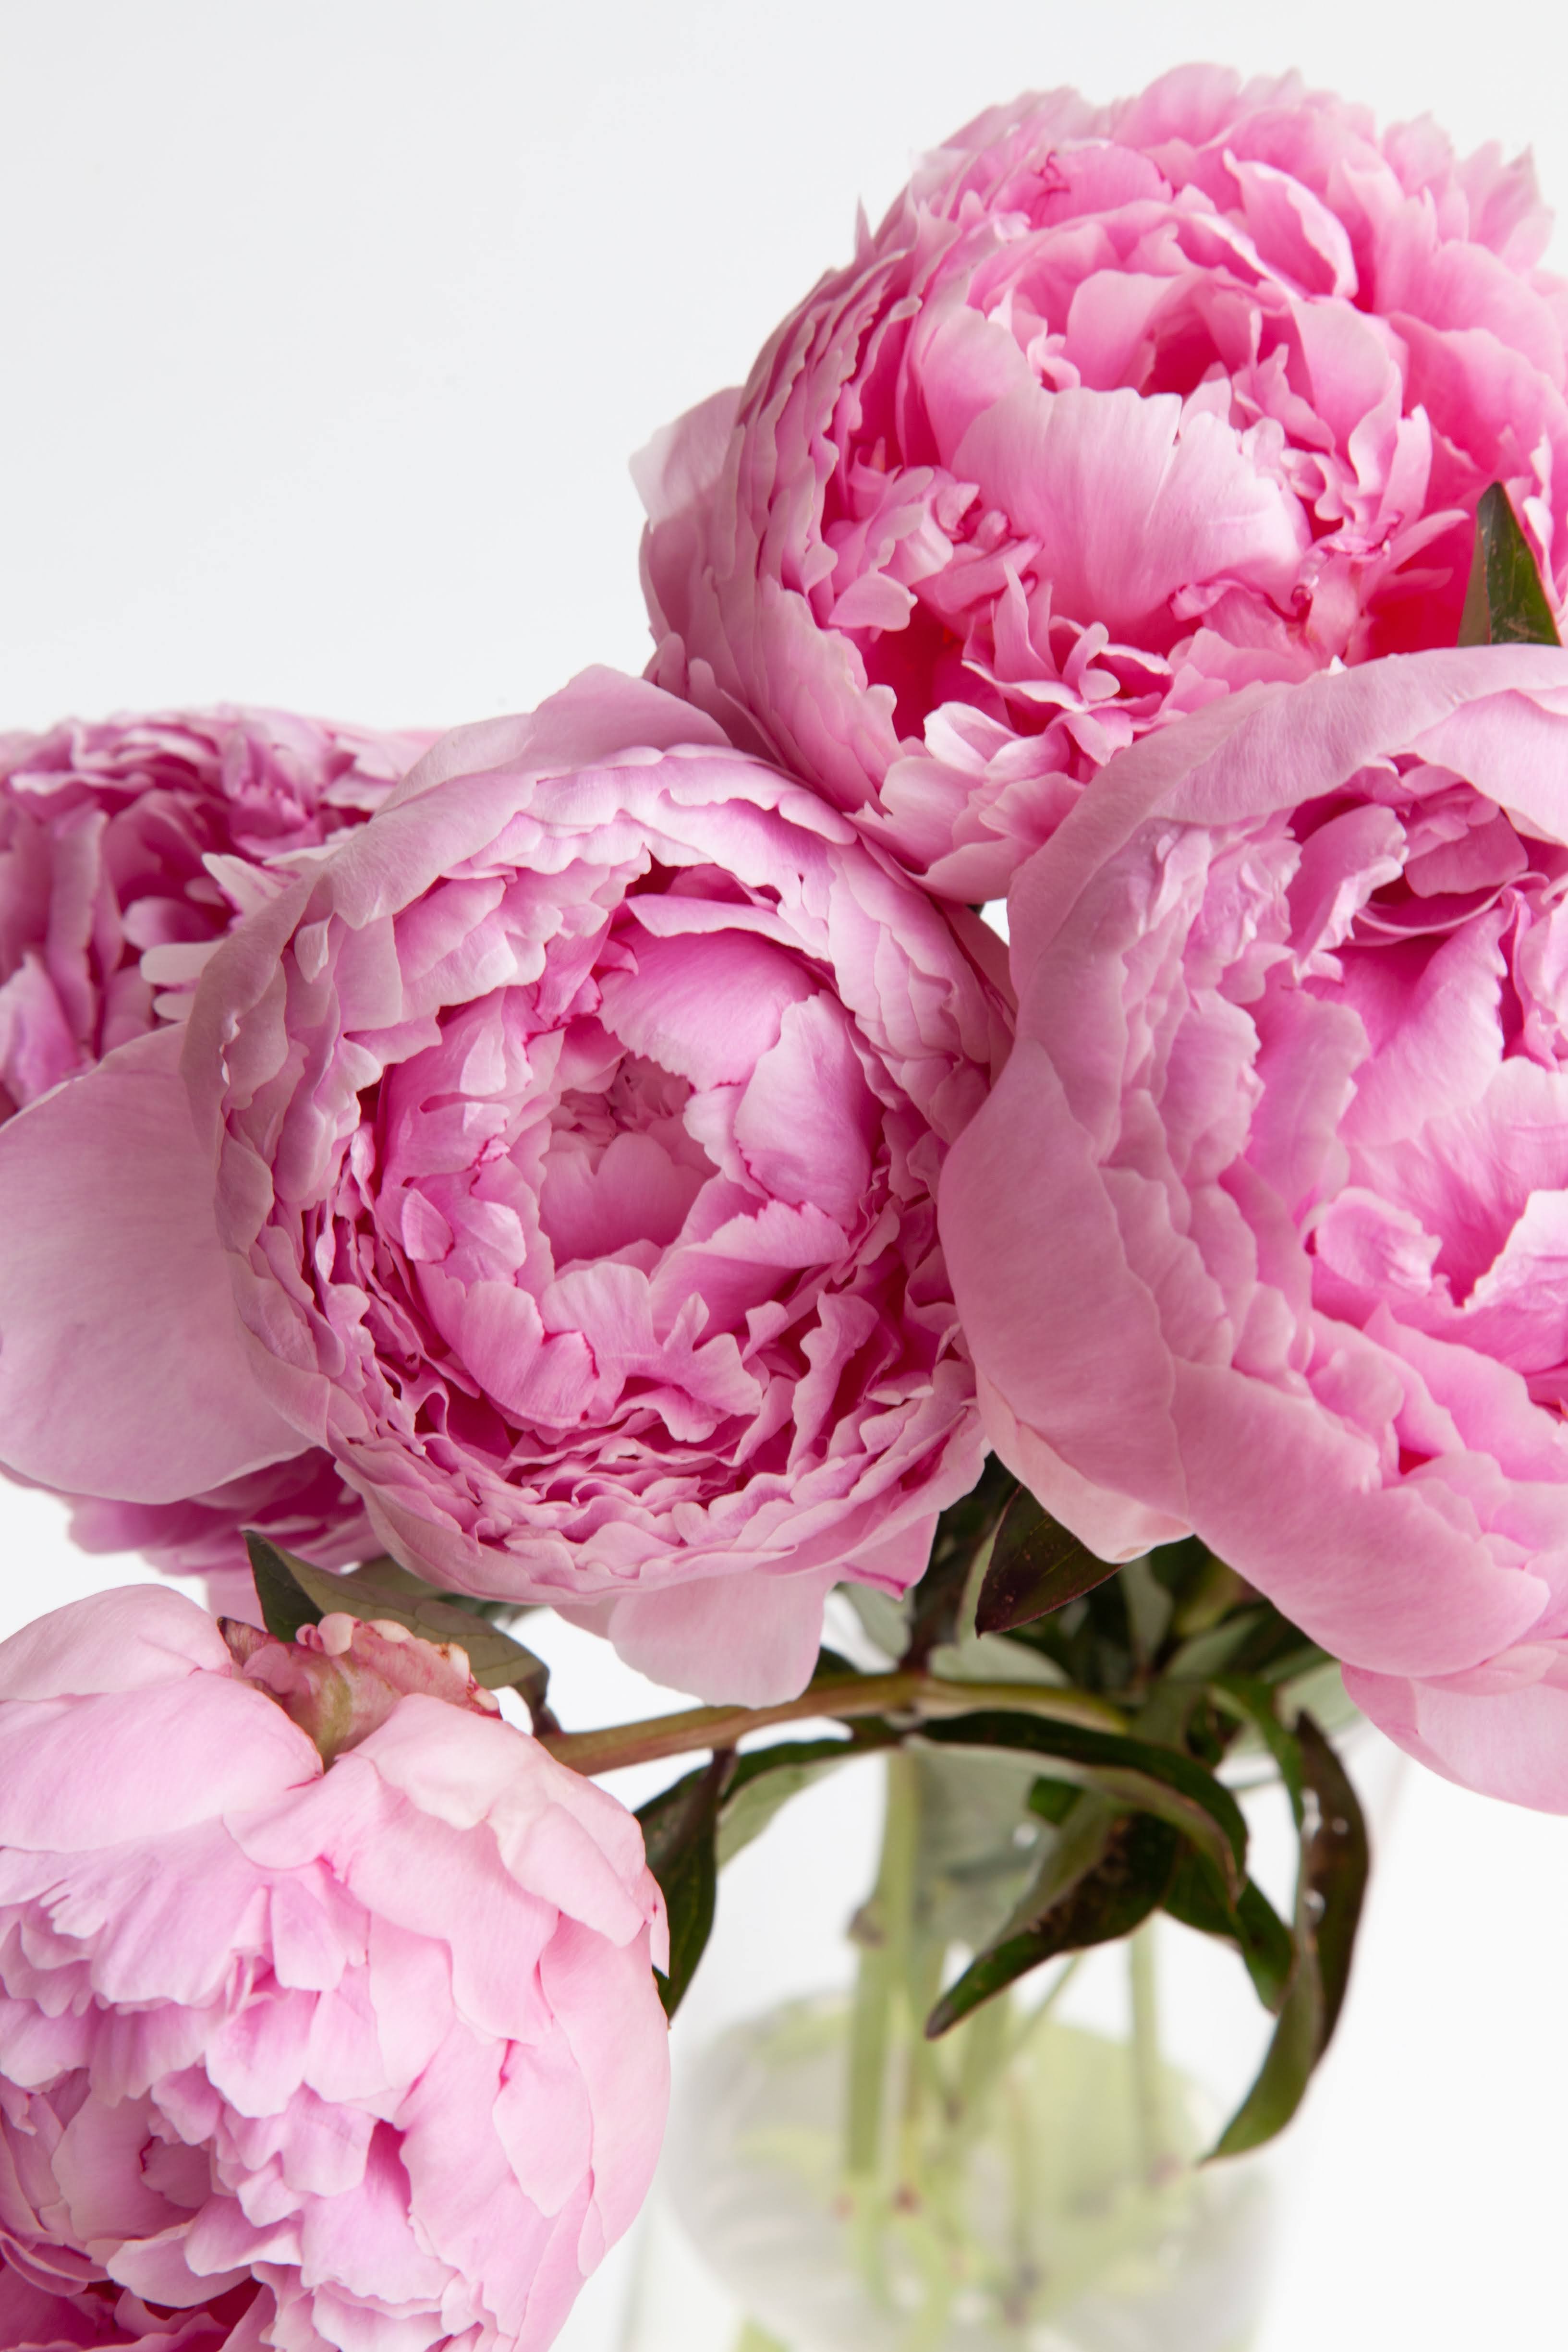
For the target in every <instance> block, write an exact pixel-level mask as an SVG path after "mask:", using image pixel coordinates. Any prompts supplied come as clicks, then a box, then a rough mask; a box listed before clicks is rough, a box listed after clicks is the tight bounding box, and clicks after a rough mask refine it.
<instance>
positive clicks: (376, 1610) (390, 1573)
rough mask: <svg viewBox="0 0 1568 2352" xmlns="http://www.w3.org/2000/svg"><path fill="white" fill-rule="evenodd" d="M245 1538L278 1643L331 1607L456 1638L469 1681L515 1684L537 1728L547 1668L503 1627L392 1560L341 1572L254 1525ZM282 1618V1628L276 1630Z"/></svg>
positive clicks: (428, 1636)
mask: <svg viewBox="0 0 1568 2352" xmlns="http://www.w3.org/2000/svg"><path fill="white" fill-rule="evenodd" d="M245 1540H246V1546H247V1549H248V1551H249V1553H250V1566H251V1571H252V1573H253V1575H254V1576H255V1578H256V1591H257V1595H258V1599H259V1600H260V1602H261V1613H262V1617H263V1620H264V1621H265V1623H266V1626H267V1630H268V1633H273V1634H276V1635H277V1637H278V1639H279V1641H280V1642H291V1641H292V1640H293V1638H294V1635H295V1633H297V1632H298V1631H299V1629H300V1626H301V1625H312V1624H316V1623H318V1622H320V1620H321V1618H322V1617H323V1616H325V1615H327V1614H329V1613H330V1612H332V1611H334V1610H342V1612H343V1613H344V1614H345V1615H347V1616H350V1617H359V1618H363V1619H370V1618H376V1617H384V1618H387V1619H389V1620H390V1622H392V1623H393V1624H395V1625H402V1626H405V1628H406V1629H407V1631H408V1632H409V1633H416V1634H417V1635H418V1636H419V1638H420V1640H421V1641H424V1642H456V1643H458V1644H459V1645H460V1646H461V1647H462V1649H463V1650H464V1651H466V1653H467V1654H468V1670H469V1672H470V1673H471V1674H472V1675H473V1677H474V1680H475V1681H476V1682H477V1683H479V1685H481V1686H482V1687H483V1688H484V1689H486V1690H503V1689H505V1688H506V1687H507V1685H509V1684H512V1685H516V1687H517V1688H518V1689H519V1690H520V1691H521V1694H522V1696H523V1697H524V1699H526V1701H527V1702H528V1706H529V1709H530V1712H531V1714H532V1715H533V1717H535V1722H536V1727H538V1718H539V1717H540V1716H541V1715H542V1712H543V1709H544V1699H545V1693H546V1690H547V1689H548V1687H549V1683H550V1669H549V1667H548V1666H547V1665H546V1664H545V1663H544V1661H543V1659H542V1658H536V1657H535V1656H534V1654H533V1652H532V1651H531V1650H528V1649H525V1648H524V1647H523V1645H522V1643H521V1642H519V1641H517V1640H515V1639H514V1638H513V1636H512V1635H511V1634H510V1633H507V1632H505V1631H504V1629H503V1628H502V1627H501V1626H500V1625H495V1624H492V1623H490V1622H489V1620H488V1619H487V1618H484V1617H479V1616H477V1615H476V1614H475V1613H474V1612H473V1611H472V1610H471V1609H465V1608H464V1607H462V1606H461V1604H460V1602H459V1601H455V1600H453V1599H451V1598H450V1597H449V1596H448V1595H447V1594H445V1593H443V1592H441V1591H438V1589H437V1587H436V1586H435V1585H433V1584H426V1582H425V1580H424V1579H423V1578H422V1577H417V1576H411V1575H410V1574H409V1572H408V1570H406V1569H405V1568H399V1566H398V1565H397V1562H396V1561H395V1559H374V1560H370V1561H368V1562H367V1563H366V1565H365V1566H364V1567H363V1568H355V1569H351V1570H348V1571H347V1572H346V1573H345V1574H342V1575H339V1574H337V1573H335V1572H334V1571H333V1570H331V1569H326V1568H314V1567H312V1566H311V1564H310V1561H309V1560H308V1559H298V1558H297V1557H296V1556H295V1554H294V1553H292V1552H287V1551H280V1550H279V1548H278V1546H277V1545H276V1544H273V1543H268V1540H267V1538H266V1537H265V1536H258V1534H256V1532H255V1531H254V1529H250V1530H247V1535H246V1538H245ZM263 1578H265V1579H266V1587H265V1590H264V1589H263V1581H262V1580H263ZM291 1593H292V1595H293V1596H294V1597H293V1598H292V1599H291V1598H290V1594H291ZM274 1618H276V1622H274ZM285 1624H287V1625H288V1627H289V1630H288V1632H287V1633H285V1632H283V1631H282V1630H281V1629H282V1627H283V1626H284V1625H285Z"/></svg>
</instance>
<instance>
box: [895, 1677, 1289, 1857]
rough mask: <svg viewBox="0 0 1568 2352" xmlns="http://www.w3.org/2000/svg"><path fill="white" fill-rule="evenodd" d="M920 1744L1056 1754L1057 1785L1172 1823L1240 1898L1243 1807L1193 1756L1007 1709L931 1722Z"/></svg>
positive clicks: (1054, 1775) (1244, 1849) (1244, 1826)
mask: <svg viewBox="0 0 1568 2352" xmlns="http://www.w3.org/2000/svg"><path fill="white" fill-rule="evenodd" d="M921 1738H925V1739H929V1740H936V1741H938V1742H945V1741H952V1743H953V1744H954V1745H956V1746H959V1747H964V1748H1023V1749H1025V1750H1026V1751H1027V1752H1029V1753H1030V1754H1033V1755H1037V1756H1049V1757H1050V1758H1051V1759H1052V1769H1051V1778H1052V1779H1053V1780H1068V1781H1073V1782H1076V1784H1077V1785H1078V1786H1079V1788H1082V1789H1089V1790H1093V1791H1094V1793H1095V1794H1096V1795H1098V1796H1102V1797H1108V1798H1110V1799H1111V1800H1112V1801H1114V1802H1115V1803H1116V1804H1117V1805H1118V1806H1120V1807H1121V1808H1123V1809H1127V1810H1131V1811H1138V1812H1142V1813H1152V1814H1153V1815H1154V1816H1155V1817H1156V1819H1158V1820H1160V1821H1163V1822H1168V1823H1169V1824H1170V1826H1171V1827H1172V1828H1173V1829H1175V1830H1179V1831H1180V1832H1181V1833H1182V1835H1183V1836H1184V1837H1185V1838H1187V1839H1189V1840H1190V1841H1191V1843H1193V1844H1194V1846H1196V1847H1197V1849H1198V1851H1199V1852H1200V1853H1204V1854H1206V1855H1207V1856H1208V1858H1209V1860H1210V1861H1211V1862H1212V1863H1213V1864H1214V1865H1215V1869H1216V1870H1217V1871H1218V1872H1219V1874H1220V1877H1221V1880H1222V1882H1223V1884H1224V1885H1225V1886H1226V1889H1227V1890H1228V1891H1229V1892H1230V1894H1231V1895H1232V1898H1233V1899H1234V1898H1235V1897H1236V1896H1237V1895H1239V1894H1240V1892H1241V1887H1242V1882H1243V1879H1244V1877H1245V1874H1246V1868H1247V1823H1246V1822H1245V1820H1244V1819H1243V1817H1242V1812H1241V1808H1240V1806H1239V1805H1238V1804H1237V1801H1236V1799H1235V1798H1234V1797H1233V1796H1232V1795H1231V1793H1230V1791H1229V1790H1228V1789H1226V1788H1224V1787H1222V1785H1221V1784H1220V1782H1219V1781H1218V1780H1215V1776H1214V1774H1213V1773H1212V1772H1210V1771H1209V1770H1208V1769H1206V1768H1205V1766H1204V1765H1202V1764H1199V1763H1198V1762H1197V1761H1196V1760H1195V1759H1194V1758H1193V1757H1190V1756H1182V1755H1178V1754H1177V1753H1176V1751H1175V1750H1174V1749H1173V1748H1158V1747H1156V1746H1155V1745H1154V1744H1153V1742H1152V1741H1151V1740H1146V1739H1133V1738H1126V1737H1124V1736H1121V1735H1119V1734H1117V1733H1114V1732H1107V1731H1088V1730H1080V1729H1079V1727H1078V1726H1077V1725H1076V1724H1066V1723H1050V1722H1047V1721H1045V1720H1044V1719H1043V1718H1037V1717H1033V1716H1026V1715H1009V1714H1004V1713H1002V1712H1001V1711H1000V1710H996V1711H984V1712H981V1713H977V1714H974V1715H961V1716H954V1717H951V1718H950V1719H949V1720H948V1721H947V1722H945V1723H928V1724H927V1725H926V1726H925V1727H924V1729H923V1731H922V1733H921Z"/></svg>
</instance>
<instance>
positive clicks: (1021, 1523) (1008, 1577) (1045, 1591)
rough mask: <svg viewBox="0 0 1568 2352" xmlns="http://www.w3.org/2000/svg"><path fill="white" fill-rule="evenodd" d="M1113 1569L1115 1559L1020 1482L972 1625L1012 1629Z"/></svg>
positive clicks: (993, 1551)
mask: <svg viewBox="0 0 1568 2352" xmlns="http://www.w3.org/2000/svg"><path fill="white" fill-rule="evenodd" d="M1115 1573H1116V1566H1115V1563H1114V1561H1112V1560H1107V1559H1096V1557H1095V1555H1094V1553H1093V1552H1091V1551H1090V1550H1089V1549H1088V1547H1087V1545H1084V1544H1081V1543H1079V1539H1078V1538H1077V1536H1075V1535H1070V1534H1069V1533H1068V1529H1067V1528H1064V1527H1062V1526H1060V1525H1059V1524H1058V1521H1057V1520H1055V1519H1053V1518H1052V1517H1051V1515H1050V1513H1049V1512H1048V1511H1047V1510H1046V1509H1045V1507H1043V1505H1041V1504H1039V1503H1037V1501H1036V1500H1035V1497H1034V1496H1033V1495H1031V1494H1029V1493H1028V1492H1027V1490H1026V1488H1024V1487H1022V1486H1020V1487H1019V1489H1018V1491H1017V1493H1016V1495H1015V1496H1013V1499H1012V1501H1011V1502H1010V1503H1009V1504H1008V1505H1007V1507H1006V1509H1005V1511H1004V1512H1003V1514H1002V1518H1001V1523H1000V1525H999V1526H998V1528H997V1529H996V1539H995V1542H994V1544H993V1546H992V1549H991V1562H990V1565H989V1567H988V1568H987V1569H986V1571H985V1580H984V1583H983V1584H982V1586H981V1588H980V1601H979V1606H978V1607H977V1609H976V1610H975V1612H974V1623H975V1630H976V1631H977V1632H978V1633H1011V1632H1012V1631H1013V1628H1014V1627H1015V1626H1016V1625H1027V1624H1030V1623H1031V1622H1033V1621H1034V1619H1036V1618H1037V1617H1045V1616H1048V1615H1049V1613H1050V1612H1051V1611H1052V1610H1053V1609H1061V1608H1064V1607H1065V1606H1066V1605H1067V1603H1068V1601H1076V1600H1077V1599H1078V1598H1079V1594H1080V1593H1084V1592H1088V1591H1090V1590H1091V1589H1092V1588H1093V1587H1094V1586H1095V1585H1097V1584H1102V1583H1103V1582H1104V1581H1105V1579H1106V1578H1107V1577H1108V1576H1114V1575H1115Z"/></svg>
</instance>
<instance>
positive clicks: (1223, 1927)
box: [1165, 1850, 1296, 2016]
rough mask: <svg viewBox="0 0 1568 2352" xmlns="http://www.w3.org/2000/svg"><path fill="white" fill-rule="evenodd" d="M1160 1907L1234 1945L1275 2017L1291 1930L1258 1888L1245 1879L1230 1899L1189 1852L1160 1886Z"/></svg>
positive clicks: (1292, 1951) (1285, 1979)
mask: <svg viewBox="0 0 1568 2352" xmlns="http://www.w3.org/2000/svg"><path fill="white" fill-rule="evenodd" d="M1165 1908H1166V1910H1167V1911H1168V1912H1169V1913H1170V1915H1171V1916H1172V1918H1173V1919H1179V1920H1180V1921H1181V1923H1182V1925H1183V1926H1184V1927H1195V1928H1196V1929H1197V1931H1198V1933H1199V1934H1200V1935H1204V1936H1216V1937H1223V1938H1224V1939H1225V1940H1226V1942H1227V1943H1231V1944H1234V1945H1235V1946H1236V1948H1237V1951H1238V1952H1239V1953H1240V1954H1241V1957H1242V1958H1243V1960H1244V1961H1245V1962H1246V1964H1247V1975H1248V1976H1249V1977H1250V1978H1251V1979H1252V1982H1253V1988H1254V1990H1256V1992H1257V1994H1258V2000H1260V2001H1261V2002H1262V2003H1263V2006H1264V2008H1265V2009H1267V2010H1269V2011H1273V2013H1274V2014H1275V2015H1276V2016H1278V2014H1279V2010H1280V2008H1281V2007H1282V2006H1283V2003H1284V2000H1285V1996H1286V1993H1287V1992H1288V1990H1289V1985H1290V1978H1291V1974H1292V1971H1293V1970H1294V1968H1295V1965H1296V1946H1295V1942H1294V1940H1293V1938H1292V1937H1291V1934H1290V1930H1289V1927H1287V1926H1286V1925H1285V1922H1284V1920H1283V1919H1281V1917H1280V1916H1279V1913H1278V1911H1276V1910H1275V1908H1274V1906H1273V1905H1272V1903H1270V1902H1269V1900H1268V1896H1267V1895H1265V1894H1264V1893H1263V1890H1262V1889H1261V1887H1259V1886H1257V1885H1254V1884H1253V1882H1252V1880H1251V1879H1250V1878H1249V1879H1248V1880H1247V1884H1246V1885H1245V1886H1244V1887H1243V1888H1242V1890H1241V1893H1240V1895H1239V1896H1238V1897H1237V1901H1236V1902H1235V1903H1234V1904H1233V1903H1230V1902H1228V1901H1227V1900H1226V1895H1225V1893H1224V1890H1223V1888H1222V1887H1221V1886H1220V1885H1219V1882H1218V1881H1217V1880H1216V1878H1215V1874H1214V1872H1213V1871H1212V1870H1211V1869H1210V1867H1209V1866H1208V1864H1206V1863H1205V1862H1204V1861H1203V1859H1202V1858H1201V1857H1200V1856H1199V1855H1198V1854H1197V1853H1194V1852H1192V1851H1190V1850H1189V1851H1188V1852H1187V1853H1184V1855H1183V1856H1182V1858H1181V1860H1180V1861H1179V1862H1178V1863H1177V1864H1176V1868H1175V1872H1174V1874H1173V1877H1172V1880H1171V1884H1170V1885H1169V1886H1168V1887H1167V1889H1166V1890H1165Z"/></svg>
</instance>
